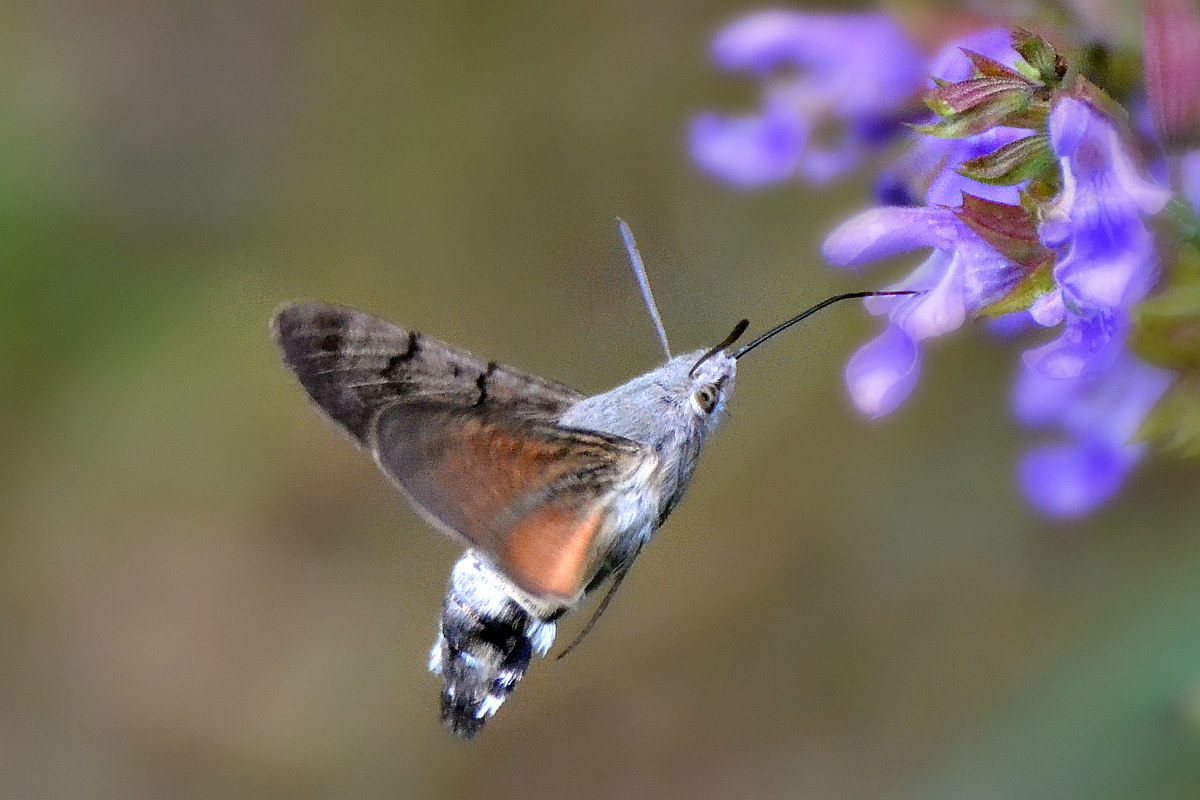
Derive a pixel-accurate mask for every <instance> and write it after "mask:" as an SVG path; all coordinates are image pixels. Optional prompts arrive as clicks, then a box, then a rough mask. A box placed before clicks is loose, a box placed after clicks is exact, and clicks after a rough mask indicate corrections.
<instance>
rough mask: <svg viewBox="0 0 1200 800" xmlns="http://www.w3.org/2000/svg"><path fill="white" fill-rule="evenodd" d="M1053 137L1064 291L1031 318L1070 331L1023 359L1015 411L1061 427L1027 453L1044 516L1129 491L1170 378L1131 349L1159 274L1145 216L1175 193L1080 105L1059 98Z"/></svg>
mask: <svg viewBox="0 0 1200 800" xmlns="http://www.w3.org/2000/svg"><path fill="white" fill-rule="evenodd" d="M1049 133H1050V144H1051V146H1052V148H1053V150H1054V153H1055V155H1057V156H1058V159H1059V164H1060V166H1061V170H1062V177H1063V191H1062V193H1061V194H1060V195H1059V196H1058V198H1056V200H1055V201H1054V202H1053V204H1051V205H1050V207H1049V209H1048V210H1047V213H1046V214H1045V216H1044V217H1043V222H1042V225H1041V227H1040V229H1039V233H1040V235H1041V238H1042V241H1043V243H1045V244H1046V245H1047V246H1048V247H1050V248H1051V249H1052V250H1054V251H1055V252H1056V254H1057V255H1058V258H1057V259H1056V262H1055V266H1054V286H1055V288H1054V289H1053V290H1052V291H1051V292H1049V293H1047V294H1045V295H1043V296H1042V297H1040V298H1039V299H1038V300H1037V301H1036V302H1035V303H1034V304H1033V306H1032V307H1031V309H1030V316H1031V317H1032V318H1033V320H1034V321H1035V322H1036V323H1037V324H1039V325H1042V326H1045V327H1052V326H1060V325H1061V332H1060V333H1059V335H1058V337H1057V338H1055V339H1053V340H1052V341H1050V342H1048V343H1046V344H1043V345H1041V346H1039V347H1035V348H1033V349H1031V350H1027V351H1026V352H1025V355H1024V359H1023V361H1024V371H1023V374H1022V375H1021V377H1020V379H1019V381H1018V385H1017V392H1016V396H1015V403H1014V404H1015V407H1016V412H1017V416H1018V417H1019V418H1020V419H1021V420H1022V421H1024V422H1026V423H1028V424H1031V425H1039V424H1052V425H1057V426H1058V427H1059V428H1060V429H1061V430H1062V432H1063V433H1064V434H1065V436H1066V442H1065V443H1063V444H1059V445H1054V446H1043V447H1038V448H1035V449H1034V450H1032V451H1031V452H1030V453H1029V454H1028V455H1027V456H1026V457H1025V459H1024V460H1023V462H1022V464H1021V485H1022V487H1023V488H1024V490H1025V493H1026V495H1027V496H1028V497H1029V498H1030V499H1031V500H1032V501H1033V503H1034V504H1035V505H1036V506H1037V507H1038V508H1040V509H1041V510H1043V511H1045V512H1046V513H1049V514H1054V515H1058V516H1073V515H1078V514H1082V513H1086V512H1088V511H1090V510H1091V509H1092V508H1094V507H1095V506H1096V505H1098V504H1099V503H1101V502H1103V501H1105V500H1107V499H1108V498H1109V497H1110V496H1111V495H1112V494H1113V492H1115V491H1116V489H1117V488H1118V487H1119V486H1120V485H1121V482H1122V480H1123V479H1124V477H1125V475H1126V473H1127V472H1128V471H1129V469H1130V467H1132V466H1133V464H1134V463H1135V462H1136V461H1137V459H1138V458H1139V456H1140V455H1141V453H1142V451H1143V450H1144V449H1145V448H1144V445H1142V444H1131V443H1130V439H1131V438H1132V437H1133V435H1134V434H1135V433H1136V432H1137V428H1138V425H1139V424H1140V423H1141V421H1142V419H1143V418H1144V417H1145V415H1146V414H1147V413H1148V412H1149V411H1150V409H1151V408H1152V407H1153V406H1154V404H1155V402H1157V400H1158V398H1159V397H1160V396H1161V395H1162V394H1163V392H1165V391H1166V390H1167V388H1168V387H1169V386H1170V383H1171V380H1172V374H1171V373H1170V372H1169V371H1167V370H1163V369H1159V368H1157V367H1152V366H1150V365H1149V364H1146V363H1144V362H1142V361H1140V360H1138V359H1137V358H1136V357H1135V356H1134V355H1132V354H1131V353H1130V352H1129V350H1128V347H1127V346H1126V343H1125V339H1126V333H1127V332H1128V329H1129V309H1130V307H1131V306H1132V305H1133V304H1135V303H1137V302H1139V301H1141V300H1143V299H1144V298H1145V297H1146V295H1147V294H1148V293H1149V291H1150V289H1151V288H1152V287H1153V286H1154V283H1155V281H1156V280H1157V278H1158V276H1159V259H1158V254H1157V251H1156V245H1155V240H1154V237H1153V235H1152V234H1151V233H1150V231H1149V229H1148V228H1147V227H1146V224H1145V222H1144V221H1143V217H1144V216H1148V215H1153V214H1156V213H1158V212H1159V211H1161V210H1162V208H1163V206H1164V205H1166V203H1167V201H1168V200H1169V199H1170V194H1169V193H1168V192H1166V191H1165V190H1163V189H1161V188H1159V187H1157V186H1154V185H1153V184H1151V183H1149V182H1148V181H1146V180H1144V179H1142V178H1141V177H1139V176H1138V175H1137V172H1136V171H1135V168H1134V165H1133V163H1132V160H1131V159H1130V156H1129V154H1128V152H1127V151H1126V149H1125V146H1124V144H1123V143H1122V141H1121V139H1120V136H1119V134H1118V132H1117V130H1116V127H1115V126H1114V125H1113V124H1112V123H1111V122H1110V121H1109V120H1108V119H1106V118H1105V117H1103V116H1102V115H1101V114H1099V113H1097V112H1096V111H1095V109H1093V108H1092V106H1090V105H1089V104H1088V103H1086V102H1084V101H1083V100H1078V99H1075V98H1071V97H1066V98H1063V99H1061V100H1060V101H1059V102H1058V103H1057V104H1056V105H1055V107H1054V109H1053V111H1052V112H1051V114H1050V124H1049Z"/></svg>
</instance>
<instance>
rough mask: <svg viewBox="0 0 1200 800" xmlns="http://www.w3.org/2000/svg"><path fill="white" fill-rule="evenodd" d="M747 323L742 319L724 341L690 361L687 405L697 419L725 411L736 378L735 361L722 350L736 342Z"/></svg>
mask: <svg viewBox="0 0 1200 800" xmlns="http://www.w3.org/2000/svg"><path fill="white" fill-rule="evenodd" d="M749 324H750V323H749V322H747V321H746V320H742V321H741V322H739V323H738V324H737V325H735V326H734V328H733V331H731V332H730V334H729V335H728V336H726V337H725V339H724V341H722V342H721V343H720V344H718V345H716V346H715V347H713V348H711V349H709V350H706V351H704V352H703V353H699V354H698V355H697V356H696V358H695V360H694V361H692V362H691V366H690V367H689V368H688V372H687V388H688V393H689V397H688V405H689V408H690V409H691V410H692V411H693V412H694V413H695V414H696V415H697V416H699V417H701V418H704V417H710V416H716V415H718V414H717V412H719V411H720V410H722V409H723V408H724V405H725V400H726V398H727V397H728V396H729V394H730V392H732V391H733V381H734V377H735V376H736V375H737V360H736V359H735V358H734V357H733V356H731V355H730V354H728V353H726V352H725V350H726V348H728V347H729V346H730V345H731V344H733V343H734V342H735V341H737V339H738V337H739V336H741V335H742V334H743V333H744V332H745V331H746V327H747V326H748V325H749Z"/></svg>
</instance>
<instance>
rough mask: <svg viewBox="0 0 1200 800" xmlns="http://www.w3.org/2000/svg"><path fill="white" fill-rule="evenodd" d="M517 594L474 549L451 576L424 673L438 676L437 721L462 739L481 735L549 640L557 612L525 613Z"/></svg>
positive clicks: (458, 564) (525, 608) (553, 610)
mask: <svg viewBox="0 0 1200 800" xmlns="http://www.w3.org/2000/svg"><path fill="white" fill-rule="evenodd" d="M517 591H518V590H516V589H515V587H513V586H512V584H511V583H510V582H509V581H508V580H507V579H506V578H504V577H503V576H502V575H500V574H499V573H498V572H497V571H496V570H495V569H494V568H493V567H492V566H491V565H490V564H488V563H487V562H486V561H485V560H484V559H483V558H482V557H481V556H480V555H479V554H478V553H477V552H476V551H474V550H468V551H467V552H466V553H464V554H463V556H462V558H460V559H459V560H458V563H457V564H455V565H454V571H453V572H452V573H451V576H450V588H449V589H448V591H447V592H446V602H445V604H444V606H443V608H442V620H441V627H440V630H439V632H438V638H437V641H436V642H435V643H434V645H433V650H432V652H431V653H430V657H429V669H430V670H431V671H433V672H435V673H439V674H440V675H441V676H442V697H441V718H442V722H444V723H446V724H447V725H449V726H450V729H451V730H452V731H453V732H454V734H455V735H457V736H461V737H463V738H464V739H470V738H472V737H474V736H475V734H477V733H479V731H480V730H481V729H482V728H483V726H484V724H485V723H486V722H487V720H488V719H489V718H490V717H491V716H492V715H493V714H495V713H496V711H497V710H498V709H499V708H500V706H501V705H503V703H504V701H505V700H506V699H507V698H508V695H509V694H511V693H512V691H513V689H514V688H515V687H516V685H517V682H518V681H520V680H521V678H523V677H524V676H525V673H526V671H528V669H529V665H530V663H531V662H532V660H533V658H534V657H535V656H544V655H545V654H546V652H547V651H548V650H549V649H550V645H551V643H552V642H553V641H554V632H555V625H554V623H553V622H551V621H550V619H551V618H553V617H554V616H556V615H557V609H545V610H544V611H542V610H534V609H530V608H527V607H526V606H525V605H523V604H522V603H520V602H518V601H517V599H516V597H515V593H516V592H517Z"/></svg>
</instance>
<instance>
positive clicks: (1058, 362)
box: [1023, 309, 1128, 380]
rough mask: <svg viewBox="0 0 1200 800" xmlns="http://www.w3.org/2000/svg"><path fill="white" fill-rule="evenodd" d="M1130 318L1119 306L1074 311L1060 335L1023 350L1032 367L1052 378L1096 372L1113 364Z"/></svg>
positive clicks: (1086, 374) (1076, 376)
mask: <svg viewBox="0 0 1200 800" xmlns="http://www.w3.org/2000/svg"><path fill="white" fill-rule="evenodd" d="M1127 327H1128V319H1127V317H1126V316H1125V315H1124V314H1123V313H1120V312H1118V311H1117V310H1116V309H1111V310H1110V309H1103V310H1101V311H1097V312H1096V313H1094V314H1092V315H1091V316H1087V317H1085V316H1080V315H1077V314H1071V315H1069V316H1068V317H1067V323H1066V324H1065V325H1064V326H1063V329H1062V332H1061V333H1060V334H1059V336H1058V338H1057V339H1054V340H1053V341H1050V342H1047V343H1046V344H1044V345H1042V346H1041V347H1035V348H1033V349H1031V350H1026V351H1025V353H1024V354H1023V358H1024V361H1025V363H1026V364H1027V365H1028V366H1029V368H1030V369H1034V370H1037V371H1038V372H1040V373H1041V374H1042V375H1045V376H1046V377H1047V378H1050V379H1052V380H1067V379H1072V378H1079V377H1087V376H1089V375H1095V374H1097V373H1099V372H1102V371H1103V370H1105V369H1107V368H1108V367H1109V366H1111V365H1112V363H1113V361H1114V360H1115V359H1116V357H1117V355H1118V354H1119V352H1120V349H1121V347H1122V346H1123V345H1124V342H1125V330H1126V328H1127Z"/></svg>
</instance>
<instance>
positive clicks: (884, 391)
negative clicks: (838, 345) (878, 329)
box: [846, 325, 921, 418]
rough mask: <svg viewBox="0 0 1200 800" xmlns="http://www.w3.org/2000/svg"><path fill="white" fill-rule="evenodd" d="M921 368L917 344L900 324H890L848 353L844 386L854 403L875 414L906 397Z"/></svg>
mask: <svg viewBox="0 0 1200 800" xmlns="http://www.w3.org/2000/svg"><path fill="white" fill-rule="evenodd" d="M920 372H921V351H920V348H918V347H917V344H916V342H914V341H913V340H912V339H909V338H908V337H907V336H905V335H904V333H903V332H902V331H901V330H900V329H899V328H897V327H896V326H894V325H889V326H888V327H887V328H885V329H884V331H883V333H881V334H880V335H879V336H877V337H875V338H874V339H872V340H871V341H869V342H867V343H866V344H864V345H863V346H862V347H860V348H859V349H858V350H857V352H855V353H854V355H852V356H851V357H850V360H849V361H848V362H847V363H846V386H847V388H849V390H850V399H851V400H853V401H854V405H855V407H857V408H858V410H859V411H861V412H862V413H864V414H868V415H870V416H871V417H872V418H878V417H882V416H884V415H885V414H890V413H892V412H893V411H895V410H896V409H897V408H898V407H899V406H900V404H901V403H903V402H904V401H905V400H906V399H908V396H909V395H910V394H911V393H912V390H913V387H915V386H916V384H917V377H918V376H919V375H920Z"/></svg>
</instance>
